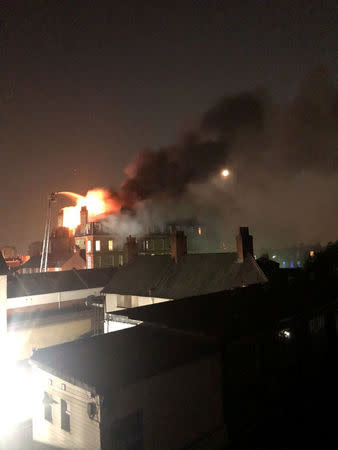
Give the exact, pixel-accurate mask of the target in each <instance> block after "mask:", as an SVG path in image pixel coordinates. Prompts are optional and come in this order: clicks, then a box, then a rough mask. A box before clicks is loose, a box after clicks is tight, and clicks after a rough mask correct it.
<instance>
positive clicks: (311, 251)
mask: <svg viewBox="0 0 338 450" xmlns="http://www.w3.org/2000/svg"><path fill="white" fill-rule="evenodd" d="M309 255H310V258H313V257H314V256H315V252H314V250H310V253H309Z"/></svg>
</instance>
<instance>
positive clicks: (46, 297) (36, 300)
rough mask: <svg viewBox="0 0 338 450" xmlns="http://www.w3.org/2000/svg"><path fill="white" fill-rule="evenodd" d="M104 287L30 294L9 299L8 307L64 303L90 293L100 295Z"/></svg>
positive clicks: (84, 296)
mask: <svg viewBox="0 0 338 450" xmlns="http://www.w3.org/2000/svg"><path fill="white" fill-rule="evenodd" d="M102 289H103V286H102V287H97V288H90V289H79V290H77V291H64V292H52V293H49V294H39V295H28V296H25V297H13V298H9V299H7V309H15V308H24V307H27V306H38V305H47V304H49V303H59V304H61V303H63V302H67V301H71V300H81V299H84V298H86V297H88V296H89V295H100V293H101V290H102Z"/></svg>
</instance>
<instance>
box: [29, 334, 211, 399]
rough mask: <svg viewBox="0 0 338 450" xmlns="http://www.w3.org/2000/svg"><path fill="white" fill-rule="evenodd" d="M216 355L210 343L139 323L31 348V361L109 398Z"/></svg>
mask: <svg viewBox="0 0 338 450" xmlns="http://www.w3.org/2000/svg"><path fill="white" fill-rule="evenodd" d="M216 352H217V347H216V346H215V344H214V343H211V342H210V341H209V340H208V341H207V340H205V339H202V338H200V337H195V336H183V335H181V334H178V333H175V332H172V331H169V330H163V329H162V330H160V329H156V328H152V327H145V326H143V325H139V326H136V327H132V328H128V329H125V330H121V331H115V332H113V333H108V334H103V335H99V336H94V337H90V338H85V339H79V340H76V341H72V342H68V343H65V344H61V345H56V346H52V347H48V348H45V349H39V350H36V351H35V352H34V353H33V356H32V357H31V362H32V363H33V364H34V363H35V364H36V365H38V366H39V367H41V368H42V369H44V370H46V371H48V372H49V373H53V374H54V375H56V376H59V377H60V378H62V379H64V380H66V381H68V382H71V383H73V384H76V385H79V386H83V387H92V388H95V389H96V392H99V393H108V394H111V395H113V394H114V391H116V390H117V389H119V388H121V387H125V386H127V385H129V384H132V383H135V382H137V381H139V380H142V379H144V378H149V377H151V376H153V375H156V374H158V373H160V372H163V371H166V370H169V369H172V368H174V367H178V366H180V365H183V364H187V363H188V362H189V361H193V360H198V359H201V358H202V357H203V356H205V355H208V354H212V353H216Z"/></svg>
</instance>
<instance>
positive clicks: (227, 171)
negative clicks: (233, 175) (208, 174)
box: [221, 169, 230, 178]
mask: <svg viewBox="0 0 338 450" xmlns="http://www.w3.org/2000/svg"><path fill="white" fill-rule="evenodd" d="M221 174H222V177H224V178H225V177H228V176H229V175H230V172H229V170H228V169H223V170H222V172H221Z"/></svg>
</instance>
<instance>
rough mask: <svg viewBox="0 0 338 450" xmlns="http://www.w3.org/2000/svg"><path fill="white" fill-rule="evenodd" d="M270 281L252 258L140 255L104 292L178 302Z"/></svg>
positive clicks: (206, 255) (122, 270)
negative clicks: (240, 261)
mask: <svg viewBox="0 0 338 450" xmlns="http://www.w3.org/2000/svg"><path fill="white" fill-rule="evenodd" d="M266 281H267V279H266V277H265V275H264V273H263V272H262V271H261V269H260V268H259V267H258V265H257V264H256V262H255V260H254V259H253V258H252V257H248V258H246V260H245V261H244V262H243V263H238V262H237V254H236V253H203V254H193V255H191V254H189V255H186V256H183V257H182V258H181V259H180V260H179V261H178V263H175V262H174V261H173V260H172V258H171V257H170V256H169V255H156V256H138V257H137V258H135V259H134V260H133V261H131V262H130V263H129V264H127V265H126V266H123V267H122V268H121V269H120V270H119V271H118V272H116V273H115V274H114V275H113V277H112V279H111V280H110V282H109V283H108V284H107V286H106V287H105V288H104V289H103V291H102V292H104V293H114V294H121V295H138V296H144V297H148V296H151V297H159V298H170V299H178V298H183V297H188V296H193V295H203V294H208V293H210V292H219V291H224V290H226V289H231V288H233V287H238V286H242V285H248V284H254V283H264V282H266Z"/></svg>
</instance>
